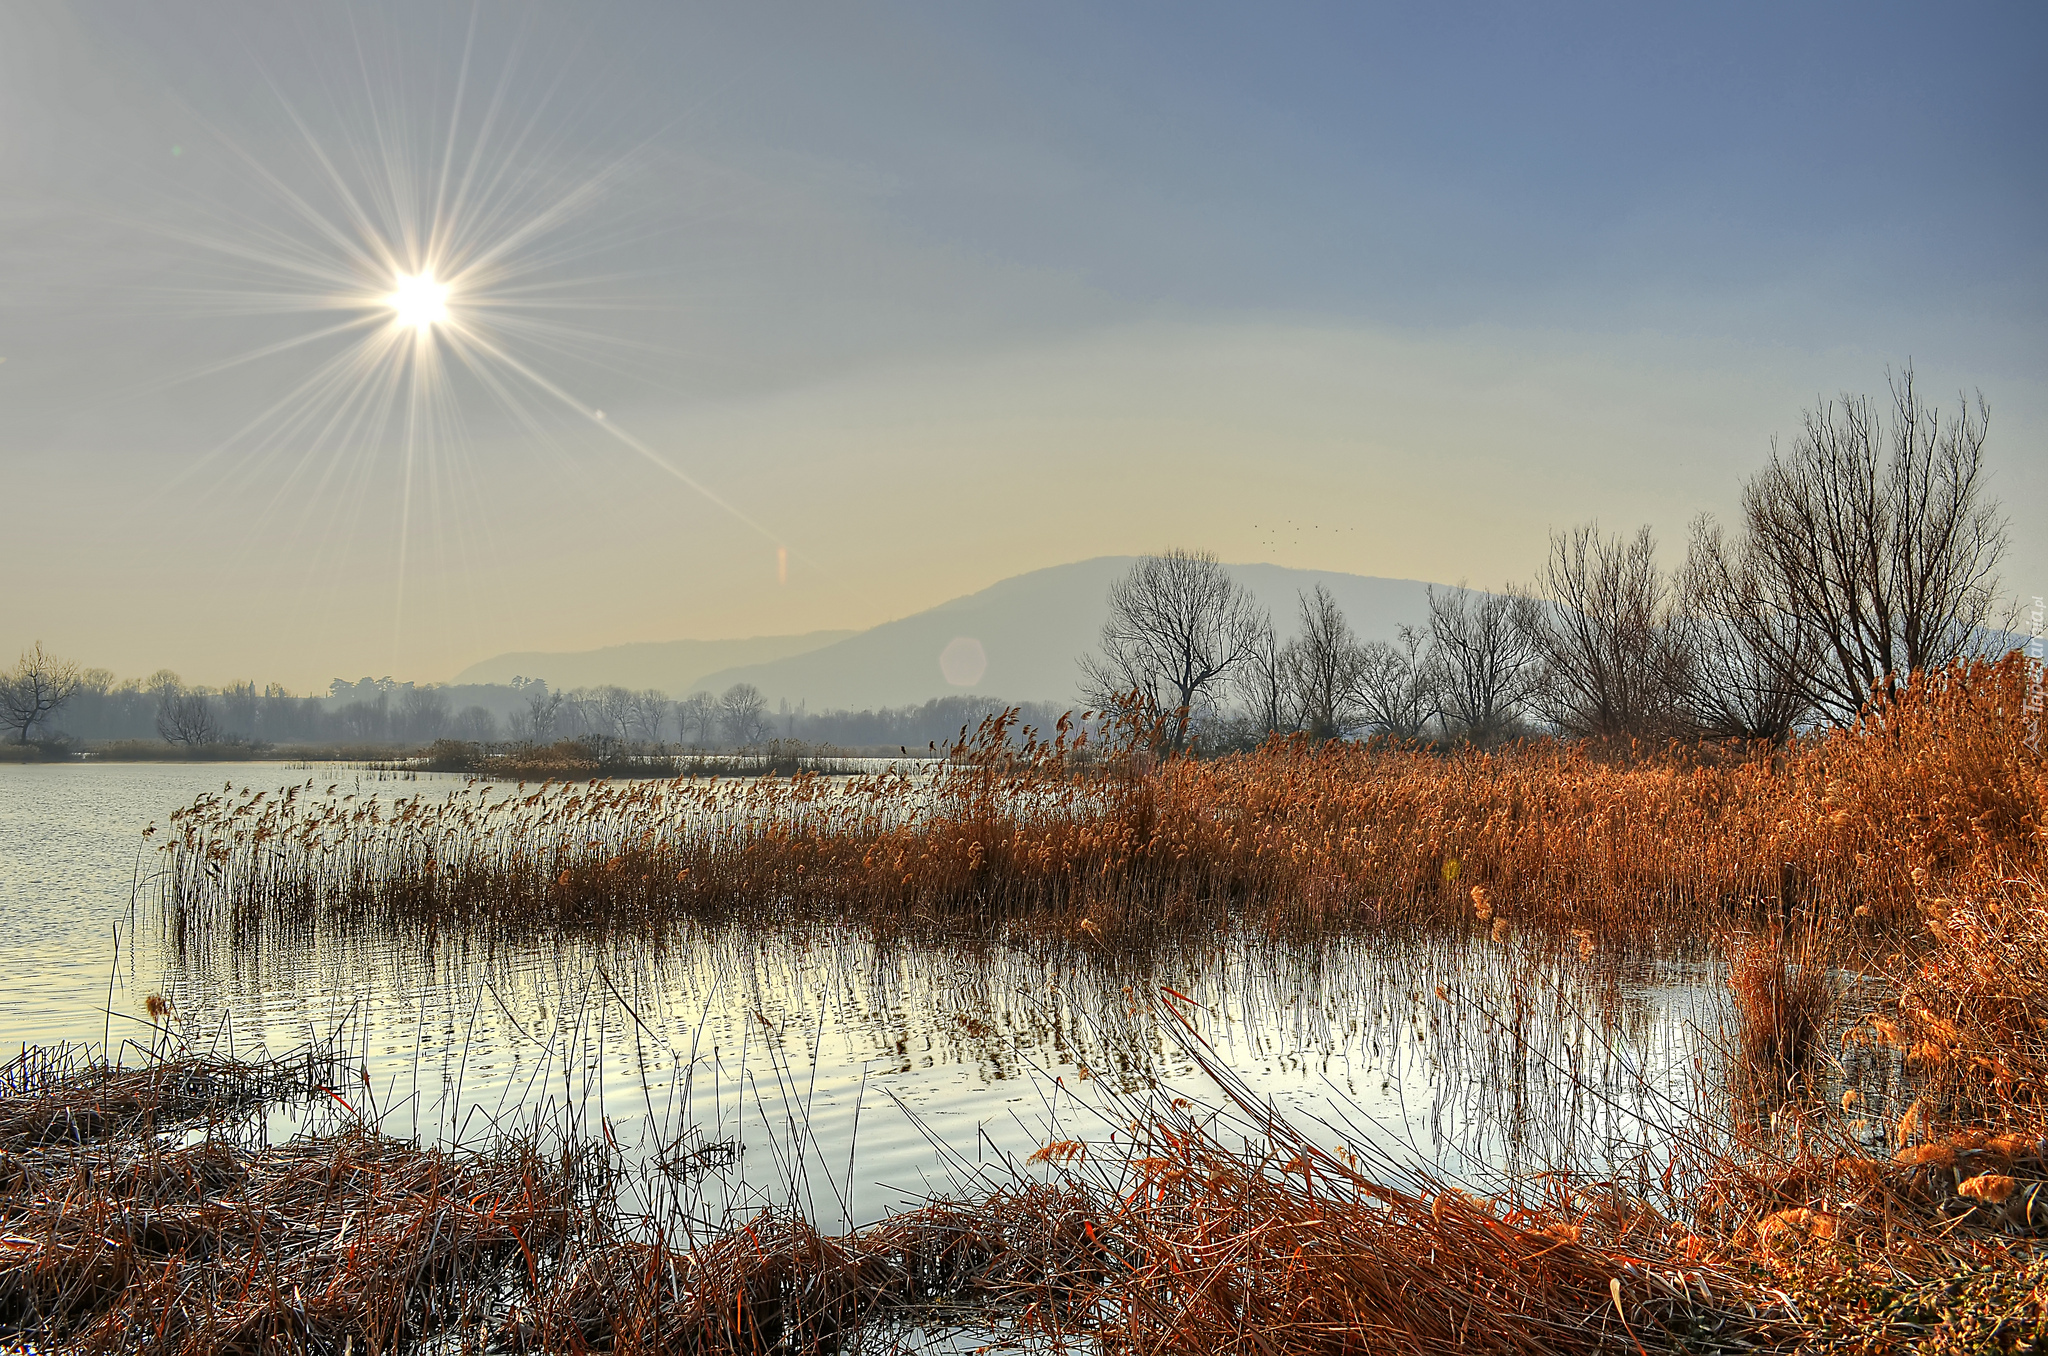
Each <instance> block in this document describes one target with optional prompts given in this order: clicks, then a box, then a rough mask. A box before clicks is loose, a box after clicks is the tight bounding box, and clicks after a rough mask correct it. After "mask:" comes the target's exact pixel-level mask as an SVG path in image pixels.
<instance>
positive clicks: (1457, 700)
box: [1429, 584, 1540, 744]
mask: <svg viewBox="0 0 2048 1356" xmlns="http://www.w3.org/2000/svg"><path fill="white" fill-rule="evenodd" d="M1530 609H1531V604H1530V602H1529V600H1528V599H1526V598H1521V597H1517V596H1515V595H1513V594H1504V593H1475V592H1473V591H1472V590H1471V589H1468V588H1466V587H1465V586H1463V585H1462V584H1461V585H1459V586H1458V587H1457V588H1454V589H1446V590H1445V591H1443V592H1442V593H1438V592H1437V591H1436V589H1435V587H1433V586H1432V587H1431V588H1430V590H1429V634H1430V643H1431V655H1432V658H1433V660H1434V662H1433V663H1432V664H1431V665H1430V673H1431V675H1432V677H1433V679H1434V681H1435V683H1436V688H1437V707H1438V710H1439V711H1440V712H1441V713H1442V716H1441V718H1442V720H1443V722H1444V725H1445V727H1446V729H1447V731H1448V732H1449V733H1451V734H1453V735H1455V736H1458V737H1460V738H1464V739H1469V740H1471V741H1472V742H1473V743H1475V744H1492V743H1497V742H1498V741H1500V740H1502V739H1505V738H1507V737H1508V736H1509V735H1511V734H1513V733H1514V731H1515V729H1516V728H1517V727H1518V726H1519V725H1520V724H1521V722H1522V719H1523V716H1524V713H1525V711H1526V709H1527V707H1528V704H1529V700H1530V698H1531V697H1532V696H1534V695H1535V691H1536V683H1537V680H1538V677H1539V675H1540V666H1539V663H1538V659H1537V654H1536V650H1535V647H1534V645H1533V644H1532V643H1531V641H1530V634H1531V632H1532V630H1533V629H1534V627H1533V625H1532V623H1531V621H1530V619H1529V612H1530Z"/></svg>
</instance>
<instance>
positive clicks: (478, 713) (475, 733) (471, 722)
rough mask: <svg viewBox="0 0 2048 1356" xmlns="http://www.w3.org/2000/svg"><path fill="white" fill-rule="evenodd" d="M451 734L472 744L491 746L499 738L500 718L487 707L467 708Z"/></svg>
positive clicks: (459, 715)
mask: <svg viewBox="0 0 2048 1356" xmlns="http://www.w3.org/2000/svg"><path fill="white" fill-rule="evenodd" d="M450 732H451V733H452V734H453V735H454V736H455V737H456V738H457V739H461V740H466V741H467V742H469V743H471V744H489V743H491V742H492V741H494V740H496V739H497V737H498V718H497V717H496V716H494V715H492V714H491V713H490V710H489V708H487V707H482V706H465V707H463V708H462V711H461V712H460V713H459V714H458V715H457V716H456V717H455V724H454V725H453V726H452V727H451V730H450Z"/></svg>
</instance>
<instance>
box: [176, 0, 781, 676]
mask: <svg viewBox="0 0 2048 1356" xmlns="http://www.w3.org/2000/svg"><path fill="white" fill-rule="evenodd" d="M473 36H474V35H472V37H473ZM470 62H471V56H470V52H469V51H468V50H467V49H466V50H465V52H464V56H463V60H462V66H461V70H460V74H459V78H458V79H457V81H456V84H455V93H454V98H453V102H452V105H451V107H450V108H449V109H448V111H447V112H446V114H445V116H443V117H440V118H434V119H429V118H409V117H401V116H399V115H397V114H395V113H394V112H393V111H392V109H393V108H394V107H395V106H396V103H397V101H396V100H395V99H393V98H391V97H388V96H383V97H376V96H377V92H376V91H373V90H371V89H370V87H369V86H370V81H369V79H368V77H367V75H366V76H365V77H364V91H363V95H362V97H361V98H360V99H359V100H357V101H355V102H356V103H357V104H358V109H357V112H356V116H355V117H354V118H353V119H351V118H349V117H346V116H344V117H341V118H338V119H330V120H326V121H323V124H322V126H321V127H319V128H317V129H316V127H315V126H314V125H313V123H312V122H311V121H310V120H309V119H308V118H307V117H306V116H304V115H303V114H302V112H301V110H300V109H299V108H298V107H297V106H296V105H295V104H294V102H293V101H292V100H291V99H289V98H287V97H286V96H285V95H284V94H283V92H282V91H278V90H276V89H275V86H273V93H274V94H275V95H276V98H277V102H278V105H279V106H280V108H281V109H282V110H283V113H284V115H285V118H286V120H287V122H288V125H289V127H290V128H291V130H292V133H293V136H292V139H291V140H289V141H288V142H287V143H286V145H287V146H288V147H289V148H290V153H289V154H288V155H286V156H284V157H282V158H279V157H278V156H276V155H274V154H273V155H266V156H259V155H258V154H256V153H255V152H253V151H252V150H250V149H248V148H246V147H244V146H242V145H240V144H239V143H238V142H237V141H236V140H235V139H234V138H231V137H229V136H227V135H225V134H222V133H220V132H219V131H218V130H215V133H214V134H215V136H216V138H217V140H218V143H219V145H220V146H221V147H222V148H223V149H224V150H225V151H226V152H227V153H228V154H227V156H226V157H225V158H226V159H227V160H228V161H229V162H230V164H231V165H232V166H233V167H234V168H235V170H236V171H237V173H238V175H239V178H240V180H241V187H242V188H243V189H244V190H245V191H246V196H242V197H237V198H234V199H233V202H234V203H235V204H236V205H234V206H231V205H228V202H227V201H225V200H223V201H214V202H210V203H207V204H203V205H199V206H198V207H197V209H196V210H197V213H198V215H197V219H196V220H194V219H192V218H190V217H188V218H187V220H186V221H185V222H184V223H183V224H172V225H165V224H164V223H161V222H159V223H158V224H157V229H158V230H159V231H160V232H162V233H164V234H167V235H170V236H171V237H173V238H174V239H177V240H180V241H182V242H183V243H184V244H185V245H187V246H190V247H193V248H194V254H193V261H192V262H191V263H190V266H189V267H188V268H187V269H186V270H185V272H186V281H185V283H184V284H183V285H182V286H179V287H177V288H174V289H165V290H167V291H171V292H173V293H174V294H176V295H179V296H182V297H183V298H184V299H185V300H187V301H192V302H198V303H200V304H201V305H202V306H203V308H204V309H205V310H207V311H210V312H212V313H215V314H219V315H231V316H232V315H240V316H245V317H267V318H268V320H267V322H266V323H269V324H271V325H274V326H276V327H277V331H278V332H276V333H275V334H274V336H273V337H271V338H270V339H268V341H267V342H262V343H258V344H255V345H252V346H249V347H246V348H243V349H242V350H240V351H238V352H236V353H234V354H233V355H232V356H230V357H227V358H225V359H222V360H219V361H215V362H212V363H208V364H204V365H201V366H199V367H197V368H194V369H191V370H188V371H186V372H185V373H183V374H182V375H181V376H180V377H179V378H178V380H179V381H180V382H189V381H195V380H203V379H205V378H209V377H213V376H217V375H220V374H223V373H226V372H228V371H230V370H233V369H244V368H250V367H256V366H260V367H261V369H262V372H263V375H264V377H265V378H266V381H274V382H275V387H274V388H273V389H275V390H276V391H277V394H275V395H274V396H272V397H270V398H268V399H266V400H263V401H261V402H259V408H258V409H257V411H256V413H255V414H254V415H253V416H252V417H250V418H248V419H247V420H246V421H245V422H244V423H243V424H242V426H241V427H240V428H239V429H238V430H237V431H236V432H234V433H233V434H231V435H230V436H229V437H227V438H225V439H223V440H221V441H220V442H219V443H218V444H216V445H215V446H214V447H213V449H212V450H211V451H210V452H208V453H207V454H205V455H204V456H203V457H201V458H199V459H197V460H196V461H195V462H194V463H192V464H191V465H190V466H189V467H188V468H187V471H186V473H185V474H186V475H191V474H196V473H199V472H200V471H202V470H203V469H205V468H208V467H211V468H213V469H214V470H215V471H216V472H218V473H220V474H224V475H227V476H228V477H229V478H231V479H242V480H247V481H249V482H251V483H259V482H260V483H267V485H268V489H269V493H268V501H269V502H268V506H267V508H266V509H265V512H266V514H270V515H277V516H284V517H291V516H296V518H297V520H298V526H297V528H296V529H294V530H295V534H296V535H297V536H299V537H300V538H301V539H304V540H306V541H308V542H309V544H311V545H313V546H314V548H315V553H316V554H317V553H318V552H319V551H327V552H330V553H332V552H334V551H337V550H339V549H341V548H340V545H339V544H340V543H345V542H349V541H352V540H355V539H356V538H357V537H358V535H359V534H360V533H361V532H362V530H363V529H364V527H365V522H364V519H365V515H373V514H375V513H376V512H378V511H379V504H378V501H379V500H380V498H384V496H382V495H379V494H375V493H373V492H372V490H371V486H372V485H373V484H376V485H380V486H383V487H385V488H386V490H387V492H388V491H389V490H395V494H391V495H389V498H388V499H386V500H385V502H384V503H383V504H382V506H381V507H382V509H383V510H385V511H388V512H390V513H391V514H392V520H391V521H390V523H389V526H388V528H387V529H385V531H386V532H389V533H393V534H395V543H396V548H397V549H396V559H395V564H396V568H397V579H398V582H397V593H396V598H395V599H394V614H393V627H394V648H395V647H396V645H397V638H398V634H399V632H400V631H401V630H402V628H403V624H404V614H405V606H406V604H405V590H406V572H407V568H408V563H409V561H408V557H409V553H410V552H411V551H412V550H413V549H414V545H415V538H416V537H417V538H418V540H419V544H421V545H430V546H431V547H432V548H433V549H434V550H435V551H437V552H438V553H439V554H441V555H442V556H443V557H444V558H445V559H455V560H459V561H462V562H473V561H475V560H476V559H478V549H477V548H478V547H479V546H480V544H481V542H480V539H481V538H482V537H483V536H485V535H487V534H485V533H484V532H483V531H482V525H481V524H479V523H477V522H475V521H466V520H472V519H473V518H474V517H475V505H476V504H477V502H478V500H479V497H480V496H479V483H480V481H482V480H484V479H486V478H488V477H487V475H486V474H485V473H484V472H483V470H482V468H480V467H479V466H478V465H477V464H476V456H475V445H476V443H477V442H478V439H477V437H476V436H475V434H476V428H475V425H476V424H477V422H478V420H479V419H480V418H483V417H485V416H489V417H490V420H491V422H492V423H493V424H494V427H495V430H496V431H497V432H498V433H499V434H501V435H502V436H501V437H500V439H499V441H500V444H503V443H504V442H507V441H510V442H516V443H518V444H519V445H521V446H523V447H525V448H527V449H528V450H529V451H531V452H533V453H536V454H538V455H541V456H543V457H546V458H551V459H552V460H553V461H554V463H555V465H556V468H557V470H558V471H560V472H562V473H564V474H566V475H568V476H570V477H572V478H574V477H577V476H580V475H584V474H586V473H587V472H588V470H589V469H590V467H589V463H588V448H589V447H591V446H594V445H600V444H601V445H609V446H612V447H614V448H617V449H623V450H626V451H629V452H631V453H632V454H633V456H634V457H635V458H637V459H638V460H639V461H640V462H642V463H644V464H645V465H647V466H648V467H650V468H652V469H654V470H657V471H659V472H660V473H661V474H662V475H663V476H665V477H667V478H669V479H671V480H673V481H675V482H677V483H680V484H682V485H684V486H687V487H688V488H689V489H690V490H692V491H693V492H694V493H695V494H696V495H697V496H700V497H701V499H702V500H703V501H705V502H706V503H708V504H710V505H712V506H714V507H715V508H716V509H718V510H719V511H721V512H722V513H723V514H724V515H725V516H727V517H728V518H729V519H731V520H733V521H735V522H737V523H738V524H741V525H743V526H744V527H746V528H747V529H750V530H751V532H753V533H754V534H758V536H760V537H761V538H764V539H766V540H767V542H768V543H770V544H771V545H774V546H775V547H777V548H778V550H779V549H781V547H782V543H781V542H780V540H779V539H778V537H777V536H776V534H774V533H772V532H770V531H769V530H768V529H767V528H765V527H764V526H762V525H761V524H760V523H759V522H757V521H756V520H755V519H754V518H752V517H751V516H749V515H748V514H746V513H745V512H743V511H742V510H741V509H739V508H738V507H737V506H736V505H734V504H733V503H731V502H730V501H729V500H727V499H726V498H725V497H723V496H721V495H720V494H718V493H717V492H716V491H715V490H713V489H712V488H711V487H710V486H708V485H706V484H704V483H703V482H702V481H701V480H700V479H699V478H698V477H696V476H694V475H692V474H691V473H690V472H689V471H688V470H686V469H684V467H682V466H681V465H679V464H677V462H676V460H675V459H674V457H673V456H671V455H669V454H666V453H664V452H663V451H660V450H657V449H656V448H655V447H653V446H651V445H650V444H648V443H647V442H646V441H644V440H642V439H640V438H638V437H636V436H635V435H634V434H633V433H631V432H630V431H629V430H627V429H626V428H624V427H622V426H621V424H620V422H619V421H618V420H617V419H615V418H607V417H606V416H605V414H604V412H603V411H601V410H598V409H596V408H595V407H594V406H593V405H592V404H591V403H590V402H589V401H588V400H586V399H584V398H582V397H581V396H580V395H579V394H578V393H577V392H575V391H574V390H573V389H572V382H573V380H574V378H573V374H574V373H575V372H576V371H578V370H579V369H580V370H582V371H584V372H586V373H587V372H590V371H593V370H596V371H602V372H603V373H605V374H606V376H607V377H616V376H617V375H619V374H620V373H621V372H627V373H630V372H631V370H632V369H633V368H635V367H639V368H642V369H645V368H646V367H647V366H648V360H649V358H650V357H651V356H654V355H655V350H654V346H652V345H650V344H649V343H647V342H646V341H645V340H644V339H639V338H633V337H621V336H619V335H617V334H614V333H610V332H608V331H607V330H606V329H604V328H602V327H600V326H598V325H594V324H592V323H590V320H589V317H590V316H591V315H592V314H593V313H595V312H600V311H605V310H608V309H614V308H617V309H626V310H631V309H634V308H635V307H636V305H637V303H636V302H634V301H632V300H624V299H620V298H618V297H616V296H606V295H603V294H602V293H601V289H602V288H604V287H606V286H608V285H610V286H615V285H616V278H610V279H608V278H604V277H592V276H585V275H579V274H578V273H577V272H576V270H577V269H578V268H579V267H583V266H587V265H588V264H589V262H590V261H591V260H592V259H594V258H596V257H598V256H601V255H604V254H606V253H607V252H609V251H613V250H616V249H618V248H621V247H622V246H627V245H631V244H633V243H636V242H637V241H639V240H642V239H644V238H645V237H646V236H648V235H650V234H653V233H654V232H655V231H657V230H659V229H660V228H659V225H658V224H655V225H650V223H649V222H647V221H646V220H644V219H635V216H634V213H633V212H631V211H630V210H628V211H617V210H601V209H604V208H606V206H607V199H608V198H609V197H610V196H611V195H613V194H614V192H615V190H618V189H619V188H621V186H622V185H625V184H626V183H627V182H628V181H629V180H630V178H631V176H633V175H634V174H635V173H636V172H640V171H642V170H644V166H642V165H639V164H638V163H637V161H636V154H637V153H635V152H628V153H627V154H625V155H622V156H618V157H615V158H612V159H609V160H606V161H603V162H601V163H599V164H598V165H597V166H596V168H594V169H592V168H588V163H589V161H588V157H587V156H580V155H578V154H577V153H576V152H575V150H574V149H573V148H572V147H571V146H570V145H568V144H567V138H566V135H565V134H564V133H563V132H562V131H561V129H560V127H559V125H558V126H556V127H554V128H550V126H549V125H548V124H547V123H546V122H545V121H544V117H543V115H544V114H545V112H546V104H545V102H543V103H542V105H541V109H540V111H538V112H536V113H535V114H534V115H533V116H532V118H531V119H530V120H529V121H528V122H526V123H525V124H524V125H522V126H513V125H512V119H511V117H510V115H509V113H508V107H509V103H510V100H509V98H508V95H509V92H510V90H511V86H512V76H513V63H511V62H510V61H508V62H507V64H506V68H505V71H504V73H503V75H502V76H501V77H500V79H499V81H498V82H497V87H496V89H495V90H493V91H492V92H491V93H490V94H489V95H488V96H487V97H486V98H484V99H482V100H480V101H474V102H477V103H480V104H481V107H480V108H472V107H471V106H470V104H471V102H472V101H470V100H469V99H468V91H469V85H470ZM430 128H431V129H432V130H431V133H430V132H429V129H430ZM273 162H274V163H273ZM642 217H643V218H644V214H642ZM593 439H595V440H596V442H595V443H593ZM394 501H395V502H394ZM423 512H424V514H425V515H426V518H425V521H424V523H422V522H421V521H420V519H421V515H422V513H423ZM323 513H324V514H325V515H326V516H327V521H326V522H325V523H324V524H321V525H319V526H318V527H316V525H315V521H314V520H315V519H316V517H317V516H319V515H321V514H323ZM421 529H423V530H421ZM339 563H340V562H339V561H337V560H333V559H329V560H327V561H324V562H315V564H316V567H321V566H324V567H326V568H332V567H334V566H335V565H337V564H339ZM463 568H464V571H465V572H467V571H468V570H469V569H471V568H472V566H470V565H469V564H467V563H465V565H464V567H463Z"/></svg>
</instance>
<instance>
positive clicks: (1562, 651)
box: [1522, 523, 1686, 737]
mask: <svg viewBox="0 0 2048 1356" xmlns="http://www.w3.org/2000/svg"><path fill="white" fill-rule="evenodd" d="M1537 589H1538V592H1539V594H1540V597H1539V598H1538V599H1536V600H1535V601H1534V602H1533V604H1532V605H1529V606H1526V607H1524V608H1523V609H1522V615H1523V616H1524V618H1525V619H1526V620H1527V621H1528V623H1529V625H1530V628H1531V630H1530V637H1529V639H1530V641H1531V643H1532V645H1533V646H1534V649H1535V651H1536V655H1537V659H1538V661H1539V662H1540V664H1541V665H1542V675H1541V677H1542V681H1541V682H1540V683H1539V684H1538V685H1537V686H1536V688H1535V692H1534V697H1535V704H1536V706H1537V707H1538V708H1539V709H1540V710H1541V711H1542V712H1543V714H1544V715H1545V716H1547V717H1548V718H1549V719H1550V720H1551V721H1552V723H1554V724H1555V725H1556V726H1557V727H1558V728H1559V729H1561V730H1563V731H1564V732H1565V733H1567V734H1577V735H1597V736H1607V737H1615V736H1642V735H1652V734H1658V733H1663V732H1667V731H1669V730H1671V729H1672V724H1673V716H1674V712H1675V710H1676V708H1677V704H1678V694H1679V692H1680V691H1681V689H1682V688H1683V686H1684V678H1685V660H1686V655H1685V650H1684V635H1683V633H1682V632H1681V630H1680V628H1679V627H1678V626H1677V625H1676V624H1675V621H1676V619H1675V615H1674V613H1675V607H1674V595H1675V590H1674V588H1673V586H1672V583H1671V581H1670V579H1668V578H1667V577H1666V576H1665V574H1664V572H1663V571H1661V570H1659V569H1658V568H1657V542H1656V538H1655V537H1654V536H1653V535H1652V533H1651V531H1650V529H1649V528H1648V527H1647V526H1645V527H1643V528H1641V529H1639V530H1638V531H1637V532H1636V534H1635V536H1634V537H1632V538H1629V539H1626V540H1624V539H1623V538H1621V537H1602V536H1601V535H1600V529H1599V526H1598V525H1597V524H1594V523H1587V524H1585V525H1584V526H1582V527H1576V528H1573V529H1572V530H1571V531H1569V532H1559V533H1553V534H1552V535H1551V538H1550V559H1549V561H1548V562H1547V563H1546V564H1545V566H1544V569H1543V572H1542V574H1541V575H1540V576H1538V578H1537Z"/></svg>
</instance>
